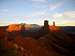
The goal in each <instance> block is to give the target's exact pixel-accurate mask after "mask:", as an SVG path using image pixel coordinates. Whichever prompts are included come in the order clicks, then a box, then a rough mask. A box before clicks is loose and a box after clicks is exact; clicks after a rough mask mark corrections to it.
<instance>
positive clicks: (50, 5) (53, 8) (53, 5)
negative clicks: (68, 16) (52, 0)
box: [48, 2, 63, 10]
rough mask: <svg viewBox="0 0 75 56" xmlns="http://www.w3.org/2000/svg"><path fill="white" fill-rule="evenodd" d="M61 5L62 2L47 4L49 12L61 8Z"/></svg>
mask: <svg viewBox="0 0 75 56" xmlns="http://www.w3.org/2000/svg"><path fill="white" fill-rule="evenodd" d="M62 5H63V3H62V2H59V3H56V4H49V5H48V8H49V9H50V10H55V9H57V8H59V7H61V6H62Z"/></svg>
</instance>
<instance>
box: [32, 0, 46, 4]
mask: <svg viewBox="0 0 75 56" xmlns="http://www.w3.org/2000/svg"><path fill="white" fill-rule="evenodd" d="M32 2H42V3H43V2H44V3H45V2H47V0H32Z"/></svg>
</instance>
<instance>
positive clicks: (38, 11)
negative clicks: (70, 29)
mask: <svg viewBox="0 0 75 56" xmlns="http://www.w3.org/2000/svg"><path fill="white" fill-rule="evenodd" d="M45 19H47V20H49V22H50V23H49V24H50V25H51V24H52V22H53V21H55V22H56V25H63V26H66V25H69V26H73V25H74V26H75V0H0V25H8V24H13V23H28V24H39V25H43V21H44V20H45Z"/></svg>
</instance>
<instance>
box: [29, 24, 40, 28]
mask: <svg viewBox="0 0 75 56" xmlns="http://www.w3.org/2000/svg"><path fill="white" fill-rule="evenodd" d="M30 25H31V26H32V28H39V27H41V26H39V25H37V24H30Z"/></svg>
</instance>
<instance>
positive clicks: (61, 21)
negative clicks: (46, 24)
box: [51, 11, 75, 26]
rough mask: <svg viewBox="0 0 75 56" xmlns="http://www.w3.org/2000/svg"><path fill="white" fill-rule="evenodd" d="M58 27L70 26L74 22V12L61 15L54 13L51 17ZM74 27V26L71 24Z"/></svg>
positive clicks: (65, 12)
mask: <svg viewBox="0 0 75 56" xmlns="http://www.w3.org/2000/svg"><path fill="white" fill-rule="evenodd" d="M51 17H52V18H54V19H55V21H56V23H57V24H58V25H69V26H70V25H72V24H73V23H74V22H75V11H64V12H63V13H54V14H53V15H51ZM73 25H75V24H73Z"/></svg>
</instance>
